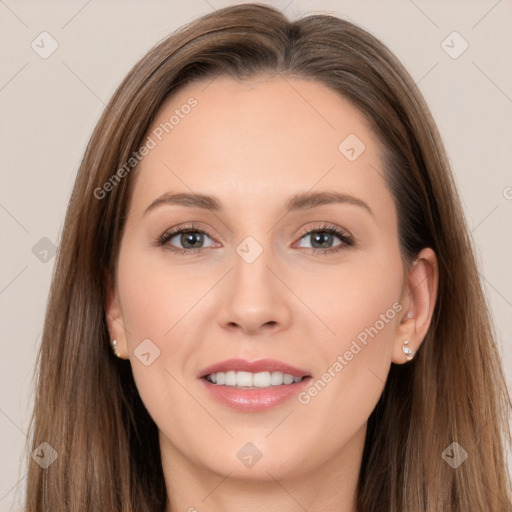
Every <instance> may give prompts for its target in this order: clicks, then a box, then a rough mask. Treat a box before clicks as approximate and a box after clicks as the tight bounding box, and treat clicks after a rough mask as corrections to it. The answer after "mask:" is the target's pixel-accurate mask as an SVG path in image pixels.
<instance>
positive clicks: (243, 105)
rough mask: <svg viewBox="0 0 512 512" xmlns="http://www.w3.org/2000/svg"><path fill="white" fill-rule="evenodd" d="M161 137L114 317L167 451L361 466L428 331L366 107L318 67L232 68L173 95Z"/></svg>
mask: <svg viewBox="0 0 512 512" xmlns="http://www.w3.org/2000/svg"><path fill="white" fill-rule="evenodd" d="M192 98H193V99H192ZM187 105H188V106H187ZM173 116H174V117H173ZM165 123H167V124H165ZM147 136H149V137H151V140H152V141H153V142H149V139H145V143H147V146H148V148H149V149H148V151H147V154H146V156H145V157H144V158H143V160H142V161H141V163H140V164H139V166H138V168H137V169H136V170H134V171H132V172H133V174H134V175H133V176H132V177H131V178H130V179H134V180H135V183H134V189H133V197H132V201H131V205H130V208H129V212H128V217H127V222H126V227H125V231H124V233H123V237H122V243H121V248H120V254H119V261H118V268H117V282H116V286H115V290H114V291H115V293H113V292H112V293H111V296H110V300H109V304H108V318H109V320H108V321H109V328H110V332H111V335H112V337H114V336H115V338H116V339H117V341H118V346H119V350H120V352H121V353H122V354H124V356H125V357H129V359H130V364H131V366H132V370H133V374H134V378H135V381H136V384H137V388H138V390H139V393H140V396H141V398H142V400H143V402H144V404H145V406H146V408H147V410H148V412H149V414H150V415H151V416H152V418H153V419H154V421H155V423H156V425H157V426H158V428H159V431H160V442H161V450H162V457H163V462H164V465H166V464H167V466H168V467H173V466H176V467H181V468H184V467H187V468H189V469H190V470H191V471H192V470H193V469H191V468H200V469H202V471H203V472H204V470H205V469H206V470H207V472H208V471H210V472H211V473H213V474H215V475H223V476H225V475H227V474H228V473H229V474H230V475H231V477H236V476H238V477H240V478H261V479H269V478H270V476H269V475H272V477H275V478H276V479H279V478H280V477H284V476H285V475H286V477H287V478H293V477H300V476H301V475H306V474H313V473H314V474H315V475H320V474H321V472H322V471H324V470H325V469H324V468H329V467H330V466H331V465H332V467H334V466H335V465H336V464H337V463H339V461H341V460H344V461H345V464H346V461H347V460H350V461H352V462H351V464H353V465H355V466H358V464H359V462H360V460H359V458H360V454H361V451H362V447H363V443H364V436H365V431H366V422H367V419H368V417H369V415H370V413H371V411H372V410H373V408H374V407H375V405H376V403H377V401H378V399H379V396H380V395H381V392H382V390H383V387H384V383H385V381H386V377H387V374H388V371H389V368H390V364H391V362H396V363H403V362H405V361H406V356H405V354H404V353H403V352H402V351H401V346H402V342H403V341H404V339H407V337H408V339H409V346H412V347H417V346H418V345H419V343H420V342H421V339H422V333H423V334H424V331H425V330H424V329H423V327H422V326H420V328H418V325H417V324H416V328H415V324H414V321H415V315H416V312H417V311H421V307H422V304H419V307H418V308H417V310H416V312H415V311H413V309H414V308H413V306H414V304H413V303H412V300H411V298H412V295H409V293H408V290H407V274H406V273H405V269H404V268H403V267H402V262H401V258H400V251H399V243H398V233H397V218H396V211H395V206H394V203H393V199H392V196H391V194H390V192H389V190H388V188H387V186H386V183H385V181H384V179H383V175H384V169H383V163H382V161H381V157H380V152H379V143H378V141H377V140H376V138H375V136H374V135H373V134H372V132H371V130H370V128H369V125H368V123H367V122H366V121H365V119H364V118H363V117H362V115H361V114H360V113H359V111H358V110H356V109H355V108H354V107H353V106H352V105H351V104H350V103H348V102H347V101H346V100H344V99H343V98H341V97H340V96H339V95H337V94H336V93H335V92H333V91H331V90H330V89H328V88H326V87H325V86H324V85H322V84H320V83H317V82H313V81H305V80H298V79H291V78H287V79H286V80H284V79H282V78H272V77H266V76H265V77H263V76H262V77H259V78H257V79H251V80H250V81H246V82H243V83H240V82H237V81H235V80H233V79H230V78H227V77H219V78H217V79H215V80H213V81H211V80H209V81H202V82H197V83H195V84H191V85H190V84H189V85H188V86H187V87H186V88H184V89H183V90H181V91H180V92H179V93H178V94H177V95H175V96H173V97H172V98H171V99H170V100H168V101H167V102H166V103H165V104H164V105H163V107H162V108H161V110H160V112H159V114H158V116H157V118H156V119H155V120H154V122H153V124H152V126H151V127H150V130H149V131H148V133H147ZM153 146H154V147H153ZM175 194H181V196H176V197H175V198H174V199H173V197H174V195H175ZM189 195H195V196H199V199H196V200H193V198H190V197H188V196H189ZM206 196H208V198H207V197H206ZM105 200H108V199H105ZM178 227H181V228H184V229H186V230H189V231H190V232H189V233H185V234H183V233H177V234H172V231H173V230H174V229H176V228H178ZM326 230H327V231H326ZM332 230H334V231H332ZM336 232H339V233H340V234H337V233H336ZM169 233H171V234H170V235H169ZM418 282H419V281H418ZM420 288H421V287H420ZM420 302H421V301H420ZM427 302H428V301H427ZM427 309H433V307H430V308H429V307H428V304H427ZM408 312H410V313H411V314H412V317H407V313H408ZM409 316H411V315H409ZM427 316H428V314H427ZM424 323H425V325H426V323H428V322H424ZM422 329H423V330H422ZM233 359H237V360H239V361H229V360H233ZM261 360H272V361H263V362H262V363H261V364H260V365H258V364H254V365H251V363H254V362H258V361H261ZM226 361H227V362H226ZM127 364H128V363H127ZM212 365H215V366H216V368H213V367H212ZM217 365H220V366H217ZM285 365H288V366H290V367H293V368H289V367H286V366H285ZM219 372H220V373H219ZM280 372H281V373H280ZM205 374H209V375H210V377H207V378H205ZM212 374H213V376H211V375H212ZM284 374H289V375H292V376H293V377H296V378H295V379H294V381H298V380H299V378H302V380H301V381H300V382H294V383H292V384H289V383H288V382H289V380H288V379H289V377H286V376H284ZM207 379H210V380H216V381H217V383H213V382H209V381H208V380H207ZM222 382H224V384H221V383H222ZM283 382H284V383H283ZM235 383H236V385H240V386H241V387H242V388H243V389H240V388H239V387H234V385H235ZM226 384H227V385H226ZM332 467H331V469H332ZM336 467H340V466H339V465H338V466H336ZM320 468H322V469H320ZM216 481H218V480H216Z"/></svg>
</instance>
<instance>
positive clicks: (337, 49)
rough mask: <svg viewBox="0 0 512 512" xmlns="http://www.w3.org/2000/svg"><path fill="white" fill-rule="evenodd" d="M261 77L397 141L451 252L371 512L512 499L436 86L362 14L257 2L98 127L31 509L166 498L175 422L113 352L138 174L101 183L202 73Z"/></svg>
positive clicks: (63, 280)
mask: <svg viewBox="0 0 512 512" xmlns="http://www.w3.org/2000/svg"><path fill="white" fill-rule="evenodd" d="M261 73H268V74H273V75H281V76H282V77H287V78H288V77H298V78H303V79H304V78H305V79H310V80H315V81H318V82H321V83H323V84H325V85H327V86H328V87H330V88H332V90H334V91H337V92H338V93H339V94H340V95H342V96H343V97H345V98H347V99H348V100H349V101H351V102H352V103H353V104H354V105H355V106H356V107H357V108H358V109H359V110H360V111H361V112H362V113H363V114H364V115H365V116H366V117H367V118H368V120H369V121H370V123H371V126H372V127H373V130H374V132H375V134H376V135H377V137H378V138H379V140H380V141H381V143H382V145H383V147H384V153H385V154H384V156H383V158H384V164H385V169H386V176H385V177H386V181H387V184H388V186H389V189H390V191H391V192H392V195H393V197H394V201H395V205H396V208H397V212H398V224H399V225H398V228H399V239H400V240H399V241H400V247H401V252H402V257H403V259H404V262H411V261H412V260H413V259H414V257H415V255H417V254H418V252H419V251H420V250H421V249H422V248H425V247H431V248H433V250H434V251H435V252H436V254H437V258H438V264H439V289H438V299H437V303H436V307H435V311H434V316H433V319H432V323H431V326H430V329H429V331H428V334H427V336H426V339H425V340H424V342H423V344H422V346H421V348H420V350H419V351H418V354H417V357H416V358H415V360H414V361H413V362H411V363H410V364H407V365H394V364H392V367H391V371H390V373H389V377H388V380H387V383H386V386H385V389H384V392H383V394H382V396H381V398H380V400H379V402H378V404H377V406H376V408H375V410H374V411H373V412H372V414H371V416H370V418H369V421H368V429H367V437H366V443H365V447H364V453H363V461H362V468H361V472H360V478H359V486H358V491H357V492H358V497H357V503H358V510H359V512H377V511H379V512H380V511H386V512H387V511H391V512H399V511H401V512H420V511H425V512H434V511H436V512H441V511H442V512H446V511H457V512H470V511H471V512H475V511H482V512H483V511H485V512H489V511H493V512H496V511H505V510H507V511H508V510H510V494H509V490H508V489H509V488H508V484H509V475H508V471H507V468H506V464H505V449H506V447H507V446H508V445H509V443H510V430H509V425H508V412H509V410H510V397H509V395H508V391H507V388H506V384H505V379H504V375H503V370H502V368H501V365H500V359H499V356H498V351H497V347H496V344H495V341H494V340H495V334H494V332H493V328H492V324H491V321H490V314H489V310H488V306H487V304H486V300H485V296H484V294H483V292H482V287H481V284H480V280H479V276H478V271H477V265H476V262H475V257H474V249H473V247H472V243H471V239H470V237H469V235H468V228H467V225H466V222H465V219H464V215H463V212H462V209H461V205H460V200H459V197H458V195H457V190H456V187H455V184H454V181H453V178H452V174H451V171H450V168H449V164H448V161H447V158H446V155H445V151H444V149H443V145H442V142H441V140H440V138H439V134H438V131H437V128H436V126H435V123H434V121H433V119H432V117H431V114H430V113H429V110H428V108H427V106H426V105H425V102H424V100H423V98H422V96H421V94H420V92H419V91H418V89H417V87H416V85H415V83H414V81H413V80H412V79H411V77H410V76H409V74H408V73H407V72H406V71H405V69H404V68H403V66H402V65H401V64H400V63H399V62H398V60H397V59H396V57H395V56H394V55H393V54H392V53H391V52H390V51H389V50H388V49H387V48H386V47H385V46H384V45H383V44H382V43H381V42H379V41H378V40H377V39H375V38H374V37H373V36H371V35H370V34H369V33H367V32H366V31H364V30H362V29H361V28H359V27H357V26H355V25H353V24H352V23H349V22H347V21H344V20H342V19H338V18H336V17H333V16H328V15H311V16H307V17H304V18H302V19H298V20H296V21H293V22H290V21H289V20H288V19H286V17H285V16H284V15H283V14H282V13H280V12H279V11H277V10H275V9H274V8H271V7H269V6H265V5H261V4H245V5H237V6H231V7H228V8H224V9H220V10H217V11H216V12H214V13H212V14H210V15H207V16H204V17H202V18H200V19H198V20H195V21H193V22H191V23H189V24H188V25H186V26H185V27H183V28H181V29H180V30H178V31H177V32H175V33H174V34H172V35H171V36H170V37H168V38H167V39H165V40H164V41H163V42H161V43H159V44H158V45H157V46H155V47H154V48H153V49H151V50H150V51H149V52H148V53H147V55H145V56H144V57H143V58H142V59H141V60H140V61H139V62H138V63H137V64H136V65H135V66H134V67H133V69H132V70H131V71H130V72H129V74H128V75H127V76H126V78H125V79H124V80H123V82H122V83H121V85H120V86H119V87H118V89H117V91H116V92H115V94H114V95H113V97H112V99H111V100H110V102H109V104H108V105H107V108H106V109H105V111H104V113H103V115H102V117H101V119H100V120H99V122H98V124H97V126H96V128H95V130H94V133H93V134H92V137H91V140H90V142H89V144H88V146H87V149H86V151H85V155H84V157H83V160H82V162H81V165H80V169H79V171H78V176H77V178H76V183H75V186H74V190H73V193H72V197H71V200H70V203H69V208H68V210H67V215H66V219H65V223H64V228H63V233H62V238H61V243H60V248H59V253H58V257H57V260H56V266H55V271H54V276H53V282H52V287H51V292H50V296H49V302H48V307H47V314H46V320H45V326H44V333H43V337H42V343H41V347H40V352H39V355H38V365H39V366H38V375H37V377H38V382H37V391H36V398H35V407H34V412H33V416H32V422H31V436H30V437H31V447H30V449H28V448H27V449H28V450H29V451H32V450H34V449H35V448H36V447H38V446H39V445H40V444H41V443H43V442H47V443H48V444H49V445H51V446H52V447H53V449H54V450H55V451H56V453H57V454H58V458H57V460H56V461H55V462H54V463H53V464H51V465H50V466H49V467H48V468H46V469H43V468H42V467H40V466H39V465H38V464H37V463H36V462H34V461H30V467H29V473H28V481H27V495H26V497H27V499H26V511H27V512H42V511H43V510H45V511H46V510H66V511H77V512H79V511H80V512H82V511H83V512H91V511H95V510H97V511H101V512H109V511H111V512H156V511H160V512H163V511H164V510H165V506H166V500H167V494H166V488H165V483H164V476H163V471H162V467H161V459H160V449H159V443H158V435H157V434H158V430H157V427H156V425H155V423H154V422H153V420H152V419H151V417H150V416H149V414H148V412H147V411H146V409H145V407H144V405H143V403H142V402H141V399H140V397H139V394H138V392H137V389H136V386H135V383H134V379H133V376H132V372H131V369H130V365H129V363H128V362H127V361H121V360H118V359H116V358H115V357H114V356H113V354H112V353H111V350H110V346H109V335H108V331H107V327H106V320H105V297H106V293H105V292H106V282H107V276H110V277H111V278H112V279H115V263H116V259H117V256H118V250H119V242H120V238H121V236H122V232H123V224H124V220H125V215H126V212H127V208H128V204H129V197H130V188H131V186H130V184H131V183H132V181H133V175H134V174H135V172H136V169H134V170H129V171H127V172H125V174H126V176H124V177H123V179H119V180H115V182H114V181H111V182H110V183H111V186H109V187H108V193H105V194H103V192H102V193H101V194H99V193H98V190H103V191H105V190H106V188H105V187H104V184H105V183H106V182H108V181H109V180H112V176H113V175H114V174H116V171H117V170H118V169H120V168H122V167H123V165H125V163H126V162H128V161H129V159H130V157H132V156H133V154H134V152H137V150H138V149H139V148H140V146H141V144H142V143H143V140H144V136H145V134H146V132H147V130H148V127H149V126H150V123H151V122H152V120H153V119H154V117H155V115H156V113H157V111H158V110H159V108H160V107H161V105H162V103H163V102H164V100H166V99H167V98H168V97H169V96H170V95H172V94H174V93H175V92H176V91H178V90H179V89H180V88H182V87H184V86H185V85H186V84H188V83H191V82H192V81H193V80H199V79H201V80H203V79H206V78H211V79H213V78H214V77H216V76H219V75H228V76H231V77H234V78H236V79H239V80H243V79H245V78H248V77H252V76H255V75H257V74H261ZM100 196H105V197H100ZM453 442H457V443H458V444H459V445H460V446H461V447H462V448H463V449H464V450H465V451H466V452H467V454H468V457H467V459H466V460H465V461H464V462H463V463H462V464H461V465H460V466H459V467H457V468H456V469H454V468H452V467H451V466H450V465H449V464H448V463H447V462H445V458H446V457H445V458H443V452H445V450H446V449H447V448H448V449H449V450H450V448H449V446H450V445H451V443H453ZM451 449H453V446H452V447H451ZM457 449H458V448H457ZM451 453H452V454H453V452H451Z"/></svg>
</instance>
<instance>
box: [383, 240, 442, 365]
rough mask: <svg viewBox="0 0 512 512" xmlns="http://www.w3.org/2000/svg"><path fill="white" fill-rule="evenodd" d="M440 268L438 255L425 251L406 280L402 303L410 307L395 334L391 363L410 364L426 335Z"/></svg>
mask: <svg viewBox="0 0 512 512" xmlns="http://www.w3.org/2000/svg"><path fill="white" fill-rule="evenodd" d="M438 279H439V274H438V266H437V258H436V255H435V252H434V251H433V250H432V249H431V248H425V249H423V250H422V251H421V252H420V253H419V254H418V257H417V258H416V260H415V261H414V263H413V264H412V265H411V268H410V269H409V270H408V273H407V277H406V286H405V287H404V293H403V296H402V300H401V303H402V304H408V307H407V308H406V309H405V314H404V316H403V317H402V319H401V321H400V324H399V325H398V327H397V330H396V333H395V341H394V345H393V351H392V361H393V363H396V364H403V363H406V362H407V361H411V360H412V359H413V358H414V357H415V355H416V352H417V351H418V349H419V348H420V346H421V344H422V342H423V340H424V339H425V336H426V335H427V332H428V329H429V326H430V323H431V320H432V315H433V313H434V307H435V304H436V299H437V288H438Z"/></svg>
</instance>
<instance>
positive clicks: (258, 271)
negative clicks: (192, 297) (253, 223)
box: [220, 235, 290, 331]
mask: <svg viewBox="0 0 512 512" xmlns="http://www.w3.org/2000/svg"><path fill="white" fill-rule="evenodd" d="M261 238H262V237H261V236H260V239H261ZM270 240H271V236H270V235H269V236H266V237H264V240H262V243H260V241H258V240H257V239H256V237H254V236H247V237H245V238H244V239H243V240H242V241H241V242H240V243H239V244H238V245H237V246H236V247H235V254H234V256H233V267H234V268H233V272H231V276H230V279H228V284H227V293H226V300H225V302H224V305H223V308H222V311H221V314H220V321H221V322H222V323H223V324H224V325H225V326H226V325H231V326H232V325H234V324H236V325H238V326H239V327H240V328H242V329H243V330H247V331H257V330H258V329H260V328H263V327H264V326H267V327H266V328H268V326H270V325H272V326H274V328H275V327H276V326H279V325H280V326H281V327H283V326H284V325H285V324H287V323H288V321H289V317H290V312H289V309H288V308H289V304H288V303H287V297H286V289H285V287H284V286H283V284H282V283H281V282H280V281H279V279H277V278H276V276H275V275H274V272H275V268H279V263H278V262H277V261H276V258H275V257H274V255H275V251H273V250H272V248H271V246H270ZM270 269H272V271H271V270H270Z"/></svg>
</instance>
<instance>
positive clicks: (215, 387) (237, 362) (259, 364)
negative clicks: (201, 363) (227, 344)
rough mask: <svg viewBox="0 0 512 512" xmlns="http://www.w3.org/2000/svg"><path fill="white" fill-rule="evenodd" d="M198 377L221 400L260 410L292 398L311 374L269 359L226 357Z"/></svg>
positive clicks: (241, 408)
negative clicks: (251, 359) (247, 359)
mask: <svg viewBox="0 0 512 512" xmlns="http://www.w3.org/2000/svg"><path fill="white" fill-rule="evenodd" d="M198 378H199V379H200V380H201V382H202V383H203V385H204V386H205V388H206V390H207V392H208V393H209V395H210V396H211V397H213V398H214V399H215V400H217V401H218V402H220V403H221V404H223V405H227V406H228V407H230V408H232V409H235V410H237V411H242V412H260V411H264V410H266V409H268V408H271V407H274V406H277V405H279V404H282V403H284V402H286V401H288V400H290V399H291V398H293V397H294V396H295V395H296V394H297V393H299V392H300V391H301V390H302V389H303V388H304V387H305V386H306V385H307V382H309V381H310V380H311V379H312V376H311V375H310V374H309V373H308V372H307V371H305V370H301V369H299V368H296V367H293V366H290V365H288V364H286V363H283V362H281V361H276V360H273V359H260V360H258V361H252V362H251V361H246V360H243V359H230V360H226V361H222V362H220V363H217V364H214V365H212V366H209V367H208V368H205V369H203V370H202V371H201V372H200V373H199V374H198Z"/></svg>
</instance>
